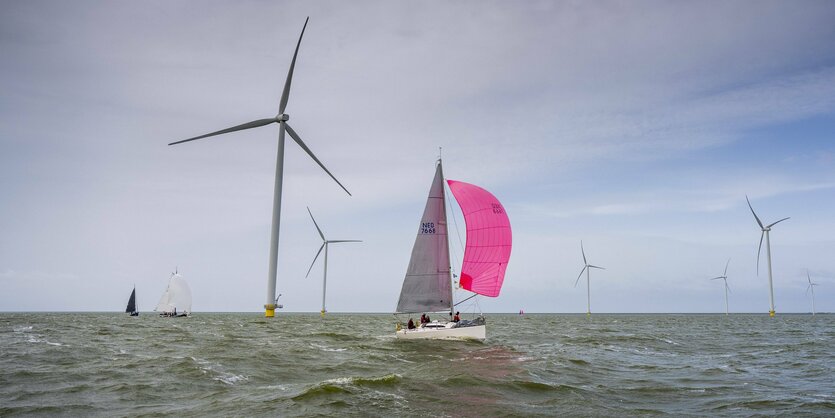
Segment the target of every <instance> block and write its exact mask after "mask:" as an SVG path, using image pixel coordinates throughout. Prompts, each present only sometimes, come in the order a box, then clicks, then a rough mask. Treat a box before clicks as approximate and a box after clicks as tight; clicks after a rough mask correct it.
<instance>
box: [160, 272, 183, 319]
mask: <svg viewBox="0 0 835 418" xmlns="http://www.w3.org/2000/svg"><path fill="white" fill-rule="evenodd" d="M154 311H155V312H159V315H160V316H167V317H184V316H189V315H191V288H189V286H188V282H186V280H185V279H183V276H181V275H180V274H179V273H177V272H176V271H174V273H171V278H169V279H168V287H166V288H165V293H163V294H162V297H161V298H160V299H159V303H157V307H156V308H154Z"/></svg>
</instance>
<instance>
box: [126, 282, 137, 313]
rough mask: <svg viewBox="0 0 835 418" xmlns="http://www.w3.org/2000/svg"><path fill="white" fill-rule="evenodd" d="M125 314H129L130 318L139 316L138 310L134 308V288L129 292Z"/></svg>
mask: <svg viewBox="0 0 835 418" xmlns="http://www.w3.org/2000/svg"><path fill="white" fill-rule="evenodd" d="M125 313H129V314H130V316H139V309H137V307H136V286H134V287H133V291H132V292H130V299H128V306H127V307H126V308H125Z"/></svg>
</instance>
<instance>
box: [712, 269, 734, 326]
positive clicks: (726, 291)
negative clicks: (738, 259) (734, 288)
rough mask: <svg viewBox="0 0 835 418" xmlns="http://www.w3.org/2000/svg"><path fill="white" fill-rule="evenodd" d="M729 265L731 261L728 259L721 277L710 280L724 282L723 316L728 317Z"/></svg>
mask: <svg viewBox="0 0 835 418" xmlns="http://www.w3.org/2000/svg"><path fill="white" fill-rule="evenodd" d="M730 263H731V259H730V258H729V259H728V262H727V263H725V272H724V273H722V275H721V276H718V277H714V278H712V279H710V280H719V279H722V280H724V281H725V316H728V291H730V290H731V289H730V288H729V287H728V264H730Z"/></svg>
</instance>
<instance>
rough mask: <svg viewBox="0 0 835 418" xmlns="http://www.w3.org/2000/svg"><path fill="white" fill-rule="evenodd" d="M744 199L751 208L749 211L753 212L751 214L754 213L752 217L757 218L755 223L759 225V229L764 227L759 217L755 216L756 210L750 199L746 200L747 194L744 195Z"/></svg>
mask: <svg viewBox="0 0 835 418" xmlns="http://www.w3.org/2000/svg"><path fill="white" fill-rule="evenodd" d="M745 201H746V202H748V207H749V208H750V209H751V213H753V214H754V219H756V220H757V223H758V224H759V225H760V229H763V228H765V227H764V226H763V223H762V221H760V218H759V217H758V216H757V214H756V212H754V208H753V207H752V206H751V201H750V200H748V195H745Z"/></svg>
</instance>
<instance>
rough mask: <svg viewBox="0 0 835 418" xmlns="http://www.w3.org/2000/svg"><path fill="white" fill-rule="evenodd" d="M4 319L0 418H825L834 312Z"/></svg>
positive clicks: (0, 323)
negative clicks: (406, 319)
mask: <svg viewBox="0 0 835 418" xmlns="http://www.w3.org/2000/svg"><path fill="white" fill-rule="evenodd" d="M124 315H125V314H116V313H113V314H108V313H92V314H82V313H69V314H43V313H31V314H24V313H4V314H0V354H2V355H0V416H15V415H44V416H45V415H49V416H55V415H58V416H61V415H66V416H134V415H159V414H168V415H179V416H204V415H222V416H247V417H248V416H265V415H267V416H316V415H323V416H324V415H328V416H332V415H357V416H386V417H388V416H524V417H528V416H552V415H569V416H572V415H581V416H600V415H605V416H624V415H642V414H669V415H676V416H682V415H699V416H704V415H710V416H724V415H728V416H750V415H757V416H759V415H789V414H791V415H804V416H810V415H812V416H814V415H819V416H833V415H835V373H833V368H835V316H833V315H818V316H816V317H814V318H813V317H811V316H809V315H780V316H778V317H776V318H768V317H767V316H766V315H731V316H730V317H727V318H726V317H725V316H723V315H597V316H593V317H592V318H591V320H588V319H587V318H586V317H585V316H584V315H535V314H529V315H525V316H518V315H489V316H488V340H487V341H486V342H484V343H477V342H457V341H443V342H440V341H398V340H395V339H394V337H393V328H394V326H393V319H392V317H391V316H390V315H339V314H329V316H328V317H327V318H325V319H324V320H322V319H321V318H319V315H318V314H310V315H305V314H295V315H294V314H281V315H280V317H278V318H276V319H275V320H269V321H268V320H266V319H264V318H262V317H261V316H260V314H255V313H251V314H220V313H214V314H203V313H197V314H195V315H194V316H193V317H191V318H185V319H182V318H181V319H166V318H159V317H156V316H154V315H152V314H144V315H142V316H140V317H138V318H131V317H127V316H124Z"/></svg>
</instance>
